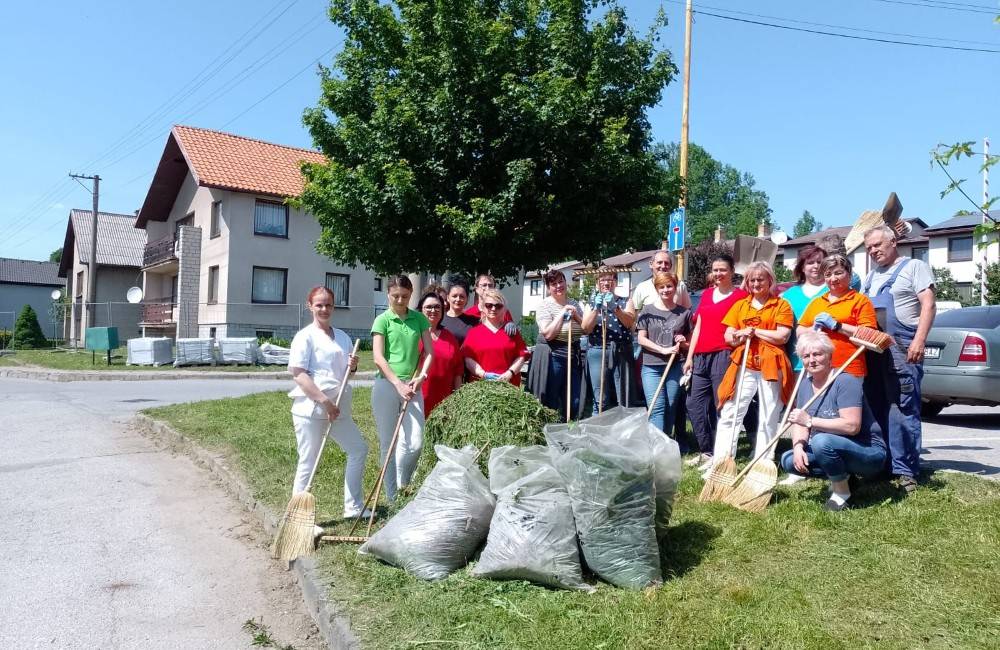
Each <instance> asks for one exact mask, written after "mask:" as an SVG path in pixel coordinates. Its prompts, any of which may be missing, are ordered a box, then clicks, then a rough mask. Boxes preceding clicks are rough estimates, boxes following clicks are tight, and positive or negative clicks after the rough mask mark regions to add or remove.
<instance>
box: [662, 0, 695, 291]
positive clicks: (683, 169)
mask: <svg viewBox="0 0 1000 650" xmlns="http://www.w3.org/2000/svg"><path fill="white" fill-rule="evenodd" d="M693 14H694V11H693V9H692V8H691V0H687V8H686V9H685V10H684V95H683V99H682V106H681V152H680V154H681V160H680V175H681V200H680V207H682V208H686V207H687V172H688V105H689V104H690V101H691V100H690V97H691V23H692V15H693ZM686 219H687V217H686V215H685V220H686ZM663 248H664V249H666V248H667V242H666V241H664V242H663ZM684 271H685V268H684V248H683V247H682V248H681V249H680V250H679V251H677V268H676V269H674V272H675V273H677V277H678V278H679V279H681V280H683V279H684Z"/></svg>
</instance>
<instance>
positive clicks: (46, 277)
mask: <svg viewBox="0 0 1000 650" xmlns="http://www.w3.org/2000/svg"><path fill="white" fill-rule="evenodd" d="M58 273H59V263H58V262H36V261H35V260H16V259H12V258H9V257H0V282H6V283H11V284H40V285H44V286H52V287H61V286H63V285H64V284H66V282H65V281H64V280H62V279H60V278H59V275H58Z"/></svg>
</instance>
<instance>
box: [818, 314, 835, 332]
mask: <svg viewBox="0 0 1000 650" xmlns="http://www.w3.org/2000/svg"><path fill="white" fill-rule="evenodd" d="M837 325H838V323H837V319H836V318H834V317H833V316H831V315H830V314H828V313H826V312H825V311H824V312H821V313H819V314H816V318H814V319H813V329H817V330H818V329H820V328H826V329H828V330H830V331H831V332H834V331H836V330H837Z"/></svg>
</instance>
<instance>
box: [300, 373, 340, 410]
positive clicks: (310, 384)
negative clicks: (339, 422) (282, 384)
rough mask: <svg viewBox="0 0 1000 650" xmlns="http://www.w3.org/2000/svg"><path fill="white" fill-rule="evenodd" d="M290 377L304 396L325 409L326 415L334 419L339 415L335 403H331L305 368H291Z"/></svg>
mask: <svg viewBox="0 0 1000 650" xmlns="http://www.w3.org/2000/svg"><path fill="white" fill-rule="evenodd" d="M291 372H292V379H294V380H295V383H296V384H298V385H299V387H300V388H301V389H302V392H303V393H305V394H306V397H308V398H309V399H311V400H312V401H314V402H316V403H317V404H319V405H320V406H322V407H323V408H324V409H325V410H326V414H327V417H329V418H330V420H336V419H337V417H338V416H339V415H340V409H339V408H338V407H337V405H336V404H334V403H333V400H331V399H330V398H329V397H327V395H326V393H324V392H323V391H321V390H320V389H319V386H317V385H316V382H315V381H313V378H312V377H310V376H309V372H308V371H307V370H306V369H305V368H294V367H293V368H291Z"/></svg>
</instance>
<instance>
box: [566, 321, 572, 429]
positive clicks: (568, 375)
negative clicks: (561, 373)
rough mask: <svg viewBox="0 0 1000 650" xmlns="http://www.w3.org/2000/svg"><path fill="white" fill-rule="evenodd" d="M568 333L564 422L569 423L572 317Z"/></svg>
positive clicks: (570, 407)
mask: <svg viewBox="0 0 1000 650" xmlns="http://www.w3.org/2000/svg"><path fill="white" fill-rule="evenodd" d="M567 326H568V327H569V333H568V334H567V335H566V336H567V338H568V342H567V344H566V424H569V421H570V419H571V418H570V414H571V413H572V410H573V317H572V316H571V317H570V319H569V322H568V323H567Z"/></svg>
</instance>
